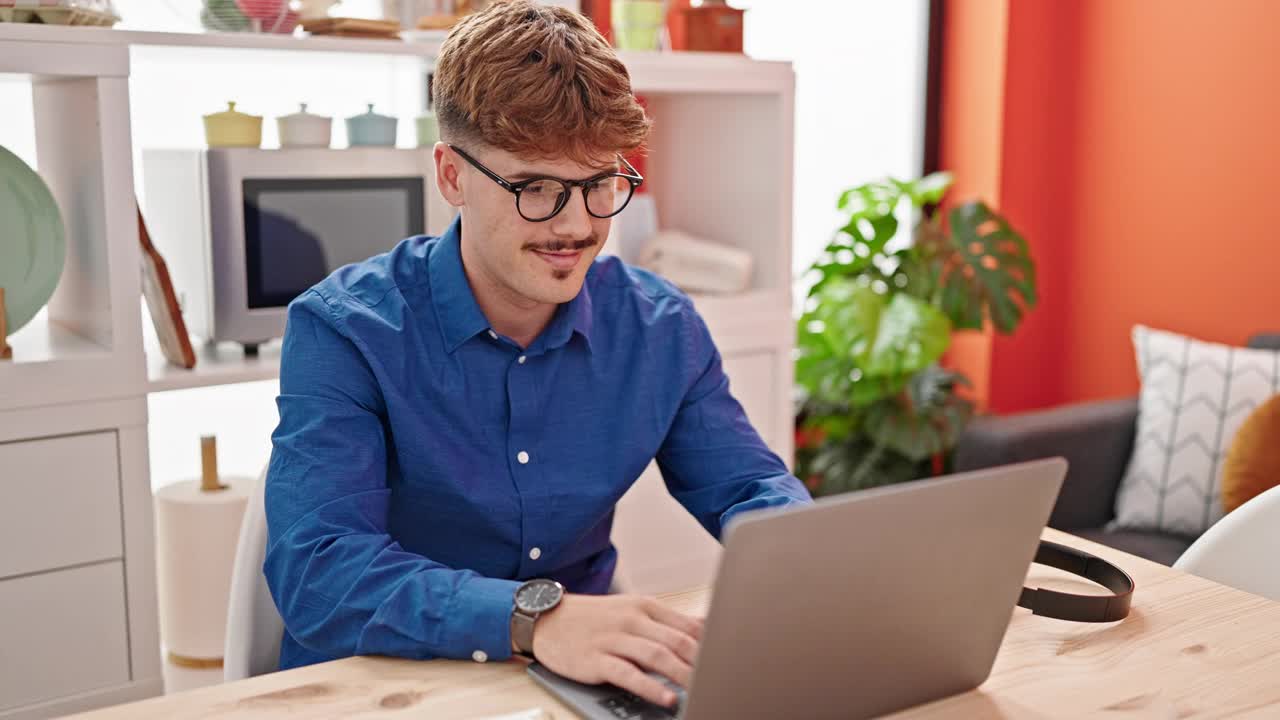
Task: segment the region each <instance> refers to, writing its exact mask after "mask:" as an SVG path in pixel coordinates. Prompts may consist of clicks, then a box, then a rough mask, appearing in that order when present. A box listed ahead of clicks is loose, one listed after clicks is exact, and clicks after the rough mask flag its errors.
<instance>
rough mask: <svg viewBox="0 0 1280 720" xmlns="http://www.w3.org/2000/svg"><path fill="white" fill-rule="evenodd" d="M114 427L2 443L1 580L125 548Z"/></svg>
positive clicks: (106, 555)
mask: <svg viewBox="0 0 1280 720" xmlns="http://www.w3.org/2000/svg"><path fill="white" fill-rule="evenodd" d="M119 473H120V459H119V455H118V454H117V453H116V434H115V433H114V432H99V433H88V434H84V435H72V436H67V437H56V438H44V439H39V440H24V441H21V442H11V443H3V444H0V548H12V549H20V551H16V552H15V551H14V550H12V549H9V550H6V551H5V552H4V553H3V554H0V579H3V578H6V577H11V576H13V575H22V574H27V573H33V572H40V571H44V570H51V569H54V568H61V567H68V566H70V565H81V564H85V563H91V562H98V561H102V560H108V559H118V558H120V557H121V556H122V554H123V548H122V546H121V544H120V543H121V540H120V523H121V520H120V474H119Z"/></svg>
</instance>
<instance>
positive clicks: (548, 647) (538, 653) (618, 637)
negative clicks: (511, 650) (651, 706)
mask: <svg viewBox="0 0 1280 720" xmlns="http://www.w3.org/2000/svg"><path fill="white" fill-rule="evenodd" d="M701 639H702V620H701V619H699V618H694V617H689V616H688V615H683V614H681V613H678V612H676V611H674V610H671V609H669V608H667V607H666V606H665V605H663V604H662V603H660V602H658V601H657V600H654V599H653V598H647V597H640V596H636V595H603V596H594V595H565V596H564V599H563V600H561V601H560V605H559V607H557V608H556V609H555V610H552V611H551V612H549V613H547V614H546V615H543V616H541V617H539V618H538V621H537V625H536V626H535V629H534V633H533V655H534V657H536V658H537V659H538V662H540V663H542V664H543V665H546V666H547V668H549V669H550V670H552V671H553V672H555V673H557V674H559V675H563V676H564V677H567V678H569V679H571V680H577V681H578V682H581V683H588V684H592V685H595V684H599V683H606V682H607V683H613V684H614V685H617V686H618V687H620V688H622V689H624V690H627V691H629V692H631V693H632V694H634V695H637V696H639V697H642V698H644V699H645V700H648V701H649V702H651V703H655V704H657V705H662V706H664V707H671V706H672V705H674V704H675V702H676V695H675V693H673V692H671V690H670V689H668V688H667V687H666V686H664V685H663V684H662V683H661V682H659V681H657V680H655V679H654V678H652V677H650V676H649V675H648V674H647V673H648V672H650V671H652V672H656V673H658V674H660V675H662V676H664V677H667V678H670V679H671V680H673V681H675V682H676V683H677V684H679V685H680V686H681V687H688V686H689V679H690V676H691V675H692V674H693V661H694V658H695V657H696V656H697V654H698V643H699V641H701Z"/></svg>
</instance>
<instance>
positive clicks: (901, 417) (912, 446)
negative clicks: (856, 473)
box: [864, 365, 973, 462]
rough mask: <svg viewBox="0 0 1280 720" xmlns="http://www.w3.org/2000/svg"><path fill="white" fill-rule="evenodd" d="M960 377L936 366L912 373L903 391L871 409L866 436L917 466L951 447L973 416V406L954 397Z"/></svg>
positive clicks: (960, 380) (964, 381)
mask: <svg viewBox="0 0 1280 720" xmlns="http://www.w3.org/2000/svg"><path fill="white" fill-rule="evenodd" d="M960 384H963V385H968V384H969V381H968V380H967V379H966V378H965V377H964V376H963V375H961V374H959V373H956V372H952V371H949V370H944V369H942V368H940V367H938V366H937V365H931V366H929V367H928V368H925V369H924V370H922V371H920V372H918V373H916V374H915V375H913V376H912V377H911V381H910V382H908V383H907V385H906V387H905V388H903V391H902V392H900V393H898V394H897V395H895V396H893V397H890V398H886V399H884V400H883V401H881V402H878V403H876V404H875V405H873V406H872V407H871V408H870V409H869V410H868V412H867V417H866V419H865V425H864V427H866V429H867V432H868V433H869V434H870V435H871V437H872V439H874V440H875V441H876V443H877V444H878V445H882V446H884V447H887V448H889V449H890V450H893V451H894V452H896V453H898V454H900V455H903V456H904V457H906V458H908V459H910V460H912V461H915V462H920V461H922V460H925V459H927V458H930V457H932V456H933V455H935V454H937V453H940V452H944V451H946V450H949V449H951V448H953V447H955V444H956V442H957V441H958V440H959V439H960V433H961V431H963V430H964V426H965V424H966V423H968V422H969V418H970V417H972V416H973V404H972V403H970V402H969V401H968V400H965V399H964V398H962V397H960V396H959V395H957V394H956V393H955V386H956V385H960Z"/></svg>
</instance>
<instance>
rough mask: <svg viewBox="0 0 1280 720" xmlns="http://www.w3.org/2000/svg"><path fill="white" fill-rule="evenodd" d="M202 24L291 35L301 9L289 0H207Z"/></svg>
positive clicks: (212, 28)
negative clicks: (290, 3) (291, 6)
mask: <svg viewBox="0 0 1280 720" xmlns="http://www.w3.org/2000/svg"><path fill="white" fill-rule="evenodd" d="M200 25H201V27H203V28H204V29H205V30H210V31H212V32H264V33H278V34H282V35H288V34H290V33H292V32H293V29H294V28H295V27H297V25H298V13H297V11H295V10H292V9H290V8H289V3H288V2H287V1H286V0H204V7H203V9H201V11H200Z"/></svg>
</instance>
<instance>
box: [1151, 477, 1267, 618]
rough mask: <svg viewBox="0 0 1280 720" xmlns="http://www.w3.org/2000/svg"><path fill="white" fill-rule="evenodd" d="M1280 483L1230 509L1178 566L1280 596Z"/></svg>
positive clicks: (1175, 565)
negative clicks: (1278, 485) (1278, 559)
mask: <svg viewBox="0 0 1280 720" xmlns="http://www.w3.org/2000/svg"><path fill="white" fill-rule="evenodd" d="M1278 557H1280V487H1274V488H1271V489H1270V490H1268V491H1266V492H1264V493H1262V494H1261V495H1258V496H1257V497H1255V498H1253V499H1252V500H1250V501H1249V502H1246V503H1245V504H1243V505H1241V506H1240V507H1238V508H1236V509H1235V510H1233V511H1231V512H1229V513H1227V515H1226V516H1225V517H1223V518H1222V519H1221V520H1219V521H1218V522H1216V523H1214V525H1213V526H1212V527H1210V528H1209V530H1208V531H1206V532H1205V533H1204V534H1203V535H1201V536H1200V538H1199V539H1197V540H1196V541H1195V543H1194V544H1192V546H1191V547H1189V548H1187V551H1186V552H1185V553H1183V554H1182V557H1180V558H1178V562H1176V563H1174V565H1173V567H1174V568H1176V569H1178V570H1183V571H1185V572H1189V573H1191V574H1193V575H1199V576H1200V577H1203V578H1206V579H1209V580H1212V581H1214V582H1217V583H1222V584H1223V585H1230V586H1231V587H1234V588H1238V589H1240V590H1244V591H1245V592H1250V593H1253V594H1254V595H1261V596H1262V597H1265V598H1269V599H1271V600H1280V565H1277V564H1276V558H1278Z"/></svg>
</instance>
